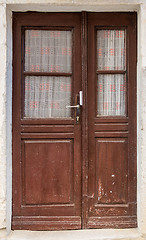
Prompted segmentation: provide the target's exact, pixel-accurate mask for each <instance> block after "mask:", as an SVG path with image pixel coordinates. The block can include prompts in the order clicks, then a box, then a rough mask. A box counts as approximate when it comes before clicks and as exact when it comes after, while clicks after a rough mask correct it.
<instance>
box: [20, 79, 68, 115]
mask: <svg viewBox="0 0 146 240" xmlns="http://www.w3.org/2000/svg"><path fill="white" fill-rule="evenodd" d="M68 105H71V78H70V77H34V76H27V77H25V99H24V116H25V117H27V118H66V117H71V110H70V109H69V108H66V106H68Z"/></svg>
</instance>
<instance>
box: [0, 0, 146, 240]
mask: <svg viewBox="0 0 146 240" xmlns="http://www.w3.org/2000/svg"><path fill="white" fill-rule="evenodd" d="M28 10H30V11H48V12H49V11H54V12H55V11H84V10H85V11H96V12H101V11H102V12H105V11H137V12H138V63H137V67H138V68H137V69H138V74H137V97H138V105H137V106H138V110H137V113H138V137H137V138H138V160H137V162H138V194H137V195H138V229H133V230H132V229H130V230H94V231H93V230H90V232H87V231H75V232H69V233H68V232H64V234H63V233H59V232H57V233H40V234H41V235H40V234H39V233H31V232H27V231H14V232H13V233H11V234H10V236H9V237H8V239H11V240H15V239H20V240H21V239H33V238H36V239H39V240H40V239H55V240H56V239H76V240H77V239H83V238H84V239H146V0H92V1H89V0H0V229H1V230H0V239H6V237H5V238H4V235H6V234H5V230H4V229H5V228H6V227H7V230H8V233H9V231H10V228H11V203H12V201H11V193H12V185H11V183H12V182H11V179H12V156H11V155H12V153H11V144H12V134H11V123H12V19H11V16H12V11H28ZM6 166H7V168H6ZM52 234H56V235H52Z"/></svg>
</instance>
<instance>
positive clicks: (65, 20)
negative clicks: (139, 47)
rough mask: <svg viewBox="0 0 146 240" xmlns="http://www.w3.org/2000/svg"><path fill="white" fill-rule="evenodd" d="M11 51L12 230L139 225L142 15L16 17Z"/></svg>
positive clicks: (60, 14)
mask: <svg viewBox="0 0 146 240" xmlns="http://www.w3.org/2000/svg"><path fill="white" fill-rule="evenodd" d="M13 48H14V51H13V53H14V54H13V216H12V228H13V229H30V230H55V229H57V230H58V229H80V228H127V227H136V14H135V13H86V12H83V13H14V14H13ZM81 90H82V91H83V105H82V106H80V107H79V108H78V107H71V106H78V105H80V104H81V101H80V100H82V99H79V91H81Z"/></svg>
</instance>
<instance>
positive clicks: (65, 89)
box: [24, 30, 72, 118]
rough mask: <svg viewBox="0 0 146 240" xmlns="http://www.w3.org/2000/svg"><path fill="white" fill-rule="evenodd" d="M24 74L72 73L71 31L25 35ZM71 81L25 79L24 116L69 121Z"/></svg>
mask: <svg viewBox="0 0 146 240" xmlns="http://www.w3.org/2000/svg"><path fill="white" fill-rule="evenodd" d="M25 71H29V72H53V73H57V72H58V73H71V72H72V31H50V30H49V31H48V30H26V31H25ZM71 89H72V78H71V77H66V76H65V77H63V76H60V77H57V76H56V77H55V76H54V77H47V76H26V77H25V98H24V115H25V117H28V118H66V117H71V110H70V109H69V108H66V106H68V105H71Z"/></svg>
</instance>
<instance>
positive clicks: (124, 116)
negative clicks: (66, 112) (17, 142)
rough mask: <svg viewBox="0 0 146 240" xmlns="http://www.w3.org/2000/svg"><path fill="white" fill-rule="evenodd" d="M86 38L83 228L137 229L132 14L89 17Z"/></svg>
mask: <svg viewBox="0 0 146 240" xmlns="http://www.w3.org/2000/svg"><path fill="white" fill-rule="evenodd" d="M88 36H90V38H88V49H89V50H88V106H89V107H88V126H89V127H88V133H89V160H88V161H89V162H88V164H89V167H88V169H89V171H88V178H89V181H88V205H87V206H88V207H87V209H88V210H87V212H88V213H87V220H86V221H87V227H88V228H102V227H104V228H112V227H113V224H114V228H124V227H136V224H137V223H136V175H135V170H134V169H136V92H135V90H136V15H135V13H131V14H127V13H107V14H106V13H105V14H104V13H89V14H88ZM132 39H133V41H131V40H132ZM131 60H132V61H131ZM132 66H133V67H132ZM134 76H135V77H134ZM131 94H132V95H133V99H132V98H131ZM131 106H132V107H131ZM132 139H133V140H132ZM132 149H133V150H134V149H135V150H134V152H133V155H132ZM115 216H116V217H115Z"/></svg>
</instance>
